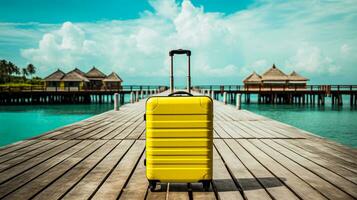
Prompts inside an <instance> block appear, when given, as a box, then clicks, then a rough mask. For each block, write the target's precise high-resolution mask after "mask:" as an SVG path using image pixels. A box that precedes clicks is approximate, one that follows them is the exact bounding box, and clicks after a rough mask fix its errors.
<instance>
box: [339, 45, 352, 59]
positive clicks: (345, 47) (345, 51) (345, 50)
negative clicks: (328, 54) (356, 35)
mask: <svg viewBox="0 0 357 200" xmlns="http://www.w3.org/2000/svg"><path fill="white" fill-rule="evenodd" d="M340 51H341V54H342V55H343V56H347V55H348V54H349V53H350V51H351V47H350V46H349V45H348V44H343V45H342V46H341V49H340Z"/></svg>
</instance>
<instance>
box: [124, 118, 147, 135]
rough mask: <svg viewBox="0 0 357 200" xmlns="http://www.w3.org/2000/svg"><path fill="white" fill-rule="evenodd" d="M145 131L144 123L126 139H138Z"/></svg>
mask: <svg viewBox="0 0 357 200" xmlns="http://www.w3.org/2000/svg"><path fill="white" fill-rule="evenodd" d="M144 131H145V122H144V121H142V122H141V123H140V124H139V125H138V126H137V127H136V128H135V129H134V130H133V131H132V132H131V133H130V134H129V135H128V136H127V137H126V138H125V139H138V138H139V137H140V135H142V134H143V132H144Z"/></svg>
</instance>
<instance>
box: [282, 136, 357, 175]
mask: <svg viewBox="0 0 357 200" xmlns="http://www.w3.org/2000/svg"><path fill="white" fill-rule="evenodd" d="M289 142H290V143H292V144H294V145H296V146H298V147H300V148H303V149H305V150H307V151H309V152H311V153H317V154H319V155H320V156H323V157H326V158H329V159H330V160H334V161H335V162H336V164H338V165H340V166H342V167H344V168H347V169H348V170H350V171H353V172H357V170H356V169H357V163H356V162H354V161H353V160H351V158H349V157H346V156H344V155H341V154H339V152H336V151H334V150H331V149H329V148H326V147H324V146H322V145H321V144H319V142H316V143H315V145H312V144H311V143H310V141H308V140H305V141H304V142H299V141H297V140H291V141H289Z"/></svg>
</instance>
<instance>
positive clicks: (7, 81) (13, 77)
mask: <svg viewBox="0 0 357 200" xmlns="http://www.w3.org/2000/svg"><path fill="white" fill-rule="evenodd" d="M34 74H36V67H35V66H34V65H33V64H28V65H27V66H26V67H23V68H19V67H18V66H16V65H15V64H14V63H12V62H11V61H6V60H0V86H5V87H6V86H11V87H24V86H31V85H42V84H43V83H42V79H41V78H40V77H33V75H34ZM28 76H30V77H31V78H30V79H28V78H27V77H28Z"/></svg>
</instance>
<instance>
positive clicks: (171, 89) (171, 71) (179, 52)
mask: <svg viewBox="0 0 357 200" xmlns="http://www.w3.org/2000/svg"><path fill="white" fill-rule="evenodd" d="M175 54H186V55H187V59H188V61H187V65H188V66H187V92H188V93H190V92H191V51H190V50H184V49H176V50H171V51H170V53H169V55H170V58H171V65H170V92H171V93H173V92H174V55H175Z"/></svg>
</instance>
